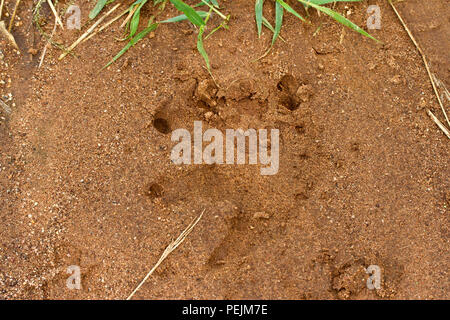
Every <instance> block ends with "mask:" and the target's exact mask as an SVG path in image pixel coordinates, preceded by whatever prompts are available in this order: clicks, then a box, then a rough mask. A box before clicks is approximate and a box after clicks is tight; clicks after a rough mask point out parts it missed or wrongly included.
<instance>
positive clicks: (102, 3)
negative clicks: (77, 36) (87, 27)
mask: <svg viewBox="0 0 450 320" xmlns="http://www.w3.org/2000/svg"><path fill="white" fill-rule="evenodd" d="M107 3H108V0H98V1H97V4H96V5H95V7H94V9H92V11H91V12H90V13H89V19H91V20H92V19H94V18H95V17H96V16H97V15H98V14H99V13H100V11H102V9H103V8H104V7H105V5H106V4H107Z"/></svg>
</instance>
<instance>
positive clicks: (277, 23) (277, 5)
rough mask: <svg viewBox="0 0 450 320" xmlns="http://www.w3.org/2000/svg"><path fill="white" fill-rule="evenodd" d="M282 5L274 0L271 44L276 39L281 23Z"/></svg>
mask: <svg viewBox="0 0 450 320" xmlns="http://www.w3.org/2000/svg"><path fill="white" fill-rule="evenodd" d="M283 10H284V9H283V6H282V5H281V4H280V3H279V2H278V1H277V2H275V33H274V34H273V38H272V45H273V44H274V43H275V41H276V40H277V38H278V36H279V35H280V32H281V27H282V25H283Z"/></svg>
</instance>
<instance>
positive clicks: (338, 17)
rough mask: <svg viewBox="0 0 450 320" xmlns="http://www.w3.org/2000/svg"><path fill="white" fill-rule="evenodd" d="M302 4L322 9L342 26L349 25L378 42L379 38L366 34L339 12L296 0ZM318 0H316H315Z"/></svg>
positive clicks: (303, 0)
mask: <svg viewBox="0 0 450 320" xmlns="http://www.w3.org/2000/svg"><path fill="white" fill-rule="evenodd" d="M297 1H299V2H301V3H303V4H306V5H309V6H311V7H313V8H315V9H317V10H319V11H322V12H323V13H325V14H327V15H329V16H330V17H332V18H333V19H334V20H336V21H337V22H339V23H341V24H343V25H344V26H347V27H349V28H350V29H353V30H355V31H356V32H359V33H360V34H362V35H364V36H366V37H368V38H370V39H372V40H374V41H376V42H380V41H379V40H377V39H375V38H374V37H372V36H371V35H370V34H368V33H367V32H366V31H364V30H363V29H361V28H360V27H358V26H357V25H356V24H354V23H353V22H351V21H350V20H348V19H347V18H345V17H344V16H342V15H340V14H339V13H337V12H336V11H333V10H331V9H329V8H327V7H322V6H319V5H317V4H315V3H313V2H311V1H305V0H297ZM316 1H318V0H316Z"/></svg>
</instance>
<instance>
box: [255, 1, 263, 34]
mask: <svg viewBox="0 0 450 320" xmlns="http://www.w3.org/2000/svg"><path fill="white" fill-rule="evenodd" d="M263 4H264V0H256V2H255V15H256V27H257V28H258V38H260V37H261V32H262V24H263Z"/></svg>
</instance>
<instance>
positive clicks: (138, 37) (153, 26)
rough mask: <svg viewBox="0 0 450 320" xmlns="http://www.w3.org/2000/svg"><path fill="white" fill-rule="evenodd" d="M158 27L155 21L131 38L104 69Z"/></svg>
mask: <svg viewBox="0 0 450 320" xmlns="http://www.w3.org/2000/svg"><path fill="white" fill-rule="evenodd" d="M157 27H158V24H157V23H153V24H151V25H149V26H148V27H147V28H145V29H144V30H142V31H141V32H139V33H138V34H137V35H136V36H135V37H134V38H132V39H131V40H130V42H128V43H127V45H126V46H125V47H123V49H122V50H120V51H119V53H118V54H116V56H115V57H114V58H112V60H111V61H110V62H108V64H107V65H105V66H104V67H103V68H102V70H103V69H105V68H108V67H109V66H110V65H111V64H113V63H114V62H115V61H116V60H117V59H119V58H120V57H121V56H122V55H123V54H124V53H125V52H127V51H128V49H130V48H131V47H132V46H134V45H135V44H136V43H138V42H139V40H141V39H142V38H144V37H145V36H146V35H147V34H149V33H150V32H152V31H154V30H156V28H157Z"/></svg>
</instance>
